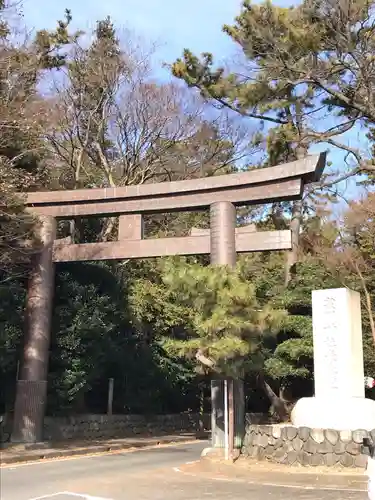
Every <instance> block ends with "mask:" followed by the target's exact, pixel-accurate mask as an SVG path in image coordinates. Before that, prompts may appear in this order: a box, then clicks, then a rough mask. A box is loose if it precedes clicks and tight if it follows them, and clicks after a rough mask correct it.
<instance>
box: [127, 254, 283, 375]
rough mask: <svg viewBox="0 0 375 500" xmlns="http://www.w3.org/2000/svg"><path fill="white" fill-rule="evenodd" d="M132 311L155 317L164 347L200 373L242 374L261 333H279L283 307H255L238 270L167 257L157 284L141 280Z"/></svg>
mask: <svg viewBox="0 0 375 500" xmlns="http://www.w3.org/2000/svg"><path fill="white" fill-rule="evenodd" d="M134 297H135V299H134V301H133V311H134V314H135V316H136V318H137V320H138V322H143V323H146V322H147V318H151V317H152V318H154V317H155V316H157V317H158V318H159V320H158V321H159V323H162V324H163V326H162V327H161V325H160V326H159V328H158V325H154V327H156V331H157V332H158V333H159V336H160V341H161V344H162V345H163V347H164V349H165V350H166V351H167V352H168V353H170V354H173V355H177V356H180V357H186V358H188V359H191V360H194V361H195V363H196V366H197V368H198V370H199V371H201V372H204V373H208V372H211V373H219V374H223V375H226V376H234V377H237V376H243V375H244V373H245V371H246V367H247V366H249V365H251V363H252V362H253V359H252V356H253V355H254V353H255V352H256V350H257V348H258V345H259V341H260V339H261V338H262V336H263V335H266V334H271V333H274V332H275V331H277V329H278V327H279V326H280V324H281V320H282V318H283V317H284V312H283V311H282V310H273V309H271V308H270V307H269V306H267V304H265V305H264V306H263V307H262V308H260V307H259V304H258V303H257V299H256V296H255V289H254V287H253V286H252V285H251V284H250V283H249V282H248V281H247V280H246V279H244V278H243V277H242V276H241V273H240V271H239V270H231V269H229V268H226V267H216V266H215V267H211V266H202V265H200V264H197V263H191V264H188V263H187V262H186V260H184V259H182V260H178V261H175V260H172V261H170V260H169V261H167V263H166V264H165V265H164V267H163V273H162V277H161V282H160V283H159V284H151V283H146V282H144V283H143V284H142V285H140V284H139V283H138V284H137V285H136V289H135V290H134Z"/></svg>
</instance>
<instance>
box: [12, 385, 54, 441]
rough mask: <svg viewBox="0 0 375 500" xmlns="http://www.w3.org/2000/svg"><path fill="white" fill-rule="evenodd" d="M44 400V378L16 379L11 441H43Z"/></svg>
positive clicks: (45, 395)
mask: <svg viewBox="0 0 375 500" xmlns="http://www.w3.org/2000/svg"><path fill="white" fill-rule="evenodd" d="M46 402H47V381H46V380H18V382H17V396H16V403H15V408H14V422H13V433H12V437H11V441H12V443H36V442H40V441H43V420H44V413H45V407H46Z"/></svg>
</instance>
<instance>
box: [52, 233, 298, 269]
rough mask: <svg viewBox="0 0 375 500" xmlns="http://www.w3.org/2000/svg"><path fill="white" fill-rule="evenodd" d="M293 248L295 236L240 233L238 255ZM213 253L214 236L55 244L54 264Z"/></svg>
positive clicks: (237, 247) (237, 245) (237, 240)
mask: <svg viewBox="0 0 375 500" xmlns="http://www.w3.org/2000/svg"><path fill="white" fill-rule="evenodd" d="M291 246H292V241H291V232H290V231H289V230H285V231H260V232H254V233H249V232H243V233H241V232H237V234H236V251H237V252H238V253H246V252H262V251H270V250H289V249H290V248H291ZM209 253H210V236H209V234H208V235H207V234H202V235H198V236H185V237H181V238H157V239H146V240H123V241H114V242H106V243H83V244H79V245H66V244H61V243H59V242H55V244H54V249H53V260H54V262H72V261H95V260H123V259H146V258H150V257H164V256H167V255H203V254H209Z"/></svg>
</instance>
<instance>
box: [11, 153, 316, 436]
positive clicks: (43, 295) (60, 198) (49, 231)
mask: <svg viewBox="0 0 375 500" xmlns="http://www.w3.org/2000/svg"><path fill="white" fill-rule="evenodd" d="M324 167H325V154H320V155H315V156H308V157H306V158H304V159H302V160H298V161H294V162H291V163H287V164H284V165H279V166H276V167H269V168H264V169H260V170H253V171H250V172H242V173H235V174H229V175H221V176H216V177H208V178H202V179H195V180H186V181H176V182H163V183H159V184H145V185H138V186H128V187H118V188H101V189H82V190H74V191H47V192H35V193H29V194H28V195H27V199H26V207H27V209H28V210H29V211H31V212H33V213H34V214H36V215H38V216H39V217H40V221H41V224H40V225H39V238H40V240H41V242H42V243H43V248H42V250H41V251H40V252H39V253H37V254H36V255H35V257H34V259H33V267H32V272H31V276H30V282H29V288H28V295H27V304H26V331H25V342H24V350H23V359H22V362H21V367H20V371H19V380H18V381H17V389H16V402H15V411H14V425H13V433H12V441H13V442H38V441H41V440H42V438H43V419H44V414H45V407H46V398H47V374H48V357H49V347H50V337H51V313H52V304H53V290H54V263H55V262H69V261H95V260H109V259H112V260H120V259H137V258H138V259H139V258H142V259H144V258H147V257H157V256H158V257H160V256H166V255H198V254H210V255H211V263H212V264H220V265H229V266H234V265H235V262H236V253H238V252H256V251H271V250H288V249H290V248H291V246H292V241H291V234H290V231H288V230H287V231H265V232H254V229H253V228H252V227H251V226H250V227H241V228H236V209H235V207H236V206H244V205H254V204H265V203H270V202H273V201H282V200H283V201H286V200H297V199H301V197H302V194H303V189H304V186H305V184H308V183H311V182H317V181H318V180H319V179H320V177H321V174H322V172H323V169H324ZM205 209H210V231H202V230H194V231H192V233H191V235H190V236H186V237H181V238H160V239H143V230H142V215H144V214H155V213H166V212H181V211H192V210H194V211H196V210H205ZM88 215H90V216H95V215H96V216H101V217H103V216H104V217H105V216H108V217H109V216H110V217H113V216H119V232H118V241H114V242H105V243H84V244H69V243H67V242H66V241H65V242H64V241H63V242H61V241H59V240H56V220H57V219H74V218H75V217H81V216H88ZM55 240H56V241H55Z"/></svg>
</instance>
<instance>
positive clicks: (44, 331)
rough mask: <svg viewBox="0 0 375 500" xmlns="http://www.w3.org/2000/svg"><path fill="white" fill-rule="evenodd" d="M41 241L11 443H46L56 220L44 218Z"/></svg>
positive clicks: (28, 308)
mask: <svg viewBox="0 0 375 500" xmlns="http://www.w3.org/2000/svg"><path fill="white" fill-rule="evenodd" d="M39 220H40V223H39V225H38V233H39V234H38V238H39V240H40V242H41V243H42V245H43V247H42V250H41V251H40V252H38V253H37V254H35V255H34V256H33V262H32V270H31V275H30V280H29V287H28V294H27V303H26V315H25V316H26V321H25V326H26V331H25V342H24V349H23V359H22V362H21V369H20V372H19V379H18V380H17V390H16V402H15V408H14V422H13V432H12V437H11V440H12V442H17V443H35V442H40V441H42V440H43V421H44V414H45V410H46V403H47V374H48V358H49V349H50V341H51V316H52V303H53V291H54V274H55V271H54V264H53V259H52V250H53V242H54V240H55V238H56V220H55V219H54V218H52V217H40V219H39Z"/></svg>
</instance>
